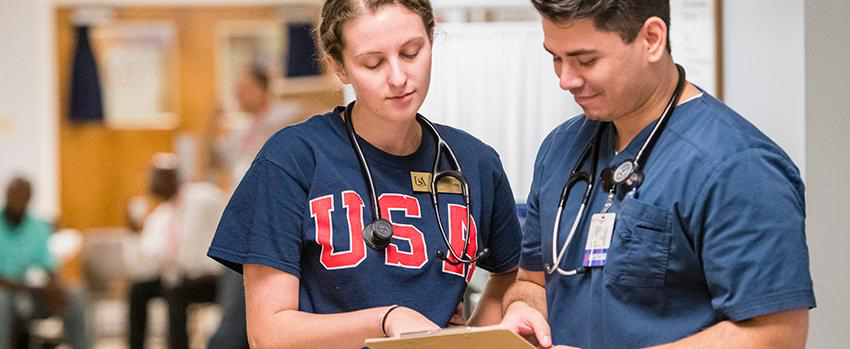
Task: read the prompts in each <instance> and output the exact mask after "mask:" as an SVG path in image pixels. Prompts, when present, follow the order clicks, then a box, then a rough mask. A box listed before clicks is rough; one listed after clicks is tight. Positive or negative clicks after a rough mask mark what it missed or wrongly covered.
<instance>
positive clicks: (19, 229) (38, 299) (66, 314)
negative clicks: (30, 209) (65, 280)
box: [0, 177, 89, 349]
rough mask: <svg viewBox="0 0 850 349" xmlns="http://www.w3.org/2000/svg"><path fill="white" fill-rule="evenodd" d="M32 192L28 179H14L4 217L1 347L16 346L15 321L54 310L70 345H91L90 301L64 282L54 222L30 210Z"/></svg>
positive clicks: (77, 348) (0, 235)
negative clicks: (53, 245)
mask: <svg viewBox="0 0 850 349" xmlns="http://www.w3.org/2000/svg"><path fill="white" fill-rule="evenodd" d="M31 196H32V188H31V185H30V183H29V181H27V180H26V179H24V178H21V177H16V178H14V179H12V181H11V182H10V183H9V186H8V187H7V190H6V206H5V208H4V209H3V211H2V216H0V349H7V348H11V347H12V346H13V343H12V338H13V337H14V336H13V335H12V326H13V324H14V323H15V322H16V321H23V322H25V323H26V322H29V321H30V320H32V319H43V318H47V317H50V316H52V315H61V316H62V320H63V332H64V337H65V341H66V342H67V343H68V344H69V345H70V346H71V348H73V349H87V348H88V347H89V345H88V344H89V343H88V337H87V333H86V330H87V329H86V318H85V304H84V302H83V299H82V297H81V296H80V295H79V294H77V293H73V292H70V291H68V290H67V289H65V288H64V287H63V285H62V283H61V282H60V281H59V278H58V277H57V275H56V273H55V269H56V260H55V259H54V257H53V256H52V255H51V254H50V252H49V251H48V248H47V239H48V237H49V236H50V234H51V232H52V227H51V226H50V224H49V223H47V222H45V221H43V220H41V219H38V218H36V217H33V216H30V215H29V214H27V206H28V205H29V201H30V198H31Z"/></svg>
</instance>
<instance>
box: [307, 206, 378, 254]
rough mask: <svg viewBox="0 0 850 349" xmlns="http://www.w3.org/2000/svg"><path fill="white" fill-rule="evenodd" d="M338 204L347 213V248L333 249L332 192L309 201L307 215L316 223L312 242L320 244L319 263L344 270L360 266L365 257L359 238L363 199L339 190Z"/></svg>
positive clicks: (364, 243)
mask: <svg viewBox="0 0 850 349" xmlns="http://www.w3.org/2000/svg"><path fill="white" fill-rule="evenodd" d="M342 206H343V207H345V209H346V212H347V213H348V220H347V221H348V237H349V240H348V241H349V242H350V247H349V249H348V251H344V252H338V251H334V247H333V222H332V220H331V213H332V212H333V211H334V204H333V195H326V196H322V197H318V198H315V199H313V200H310V216H312V217H313V220H314V221H315V222H316V242H318V243H319V245H321V246H322V254H321V257H320V260H319V262H321V263H322V265H323V266H324V267H325V268H326V269H328V270H333V269H345V268H352V267H356V266H358V265H360V262H363V260H365V259H366V242H364V241H363V237H362V230H363V206H364V205H363V200H362V199H361V198H360V195H358V194H357V193H355V192H353V191H344V192H342Z"/></svg>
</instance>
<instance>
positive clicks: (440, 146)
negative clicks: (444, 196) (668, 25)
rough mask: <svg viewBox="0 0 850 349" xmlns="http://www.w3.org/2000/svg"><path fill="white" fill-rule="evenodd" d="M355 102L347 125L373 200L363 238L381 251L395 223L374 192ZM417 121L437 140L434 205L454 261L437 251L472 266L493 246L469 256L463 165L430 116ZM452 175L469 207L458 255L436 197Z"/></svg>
mask: <svg viewBox="0 0 850 349" xmlns="http://www.w3.org/2000/svg"><path fill="white" fill-rule="evenodd" d="M354 103H355V101H352V102H351V103H350V104H348V106H347V107H346V108H345V128H346V129H347V130H348V138H349V139H350V141H351V144H352V147H353V148H354V152H355V153H357V159H358V160H359V162H360V170H361V171H362V172H363V178H365V179H366V189H367V190H368V191H369V199H370V200H371V202H372V219H373V221H372V222H371V223H369V224H367V225H366V227H365V228H363V240H364V241H365V242H366V245H368V246H369V247H370V248H372V249H374V250H377V251H381V250H383V249H384V248H386V247H387V245H389V243H390V239H391V238H392V237H393V225H392V223H390V222H389V221H388V220H386V219H383V218H381V214H380V212H381V208H380V203H379V201H378V197H377V194H376V193H375V183H374V182H373V181H372V173H371V171H370V170H369V164H367V163H366V157H365V156H364V155H363V151H362V149H361V148H360V143H359V142H358V141H357V134H356V133H355V132H354V124H353V123H352V121H351V111H352V110H353V109H354ZM416 121H418V122H419V124H420V125H422V128H424V129H426V130H428V132H430V133H431V135H432V136H433V137H434V140H435V141H436V143H437V144H436V148H437V151H436V153H435V154H434V165H433V167H432V168H431V188H430V194H431V204H432V205H433V206H434V215H435V216H436V217H437V226H438V227H440V235H442V237H443V242H444V243H445V244H446V249H447V250H448V251H449V254H450V256H451V257H452V258H454V260H452V259H451V258H449V257H447V256H446V253H445V252H443V251H437V253H436V256H437V258H439V259H442V260H444V261H446V262H448V263H450V264H452V265H458V264H464V265H469V264H472V263H475V262H477V261H478V260H479V259H481V258H484V257H486V256H487V255H488V254H490V249H488V248H484V249H483V250H481V251H480V252H478V253H477V254H476V255H475V257H469V254H468V252H469V239H470V237H469V227H470V221H471V220H472V218H471V216H472V200H470V197H469V184H468V183H467V181H466V178H465V177H464V176H463V171H461V169H460V164H459V163H458V162H457V158H455V154H454V152H452V148H451V147H450V146H449V144H448V143H446V141H445V140H444V139H443V137H442V136H440V132H438V131H437V128H436V127H435V126H434V124H432V123H431V121H429V120H428V119H426V118H425V117H424V116H422V115H420V114H418V113H417V114H416ZM444 150H445V158H446V159H447V160H448V163H449V166H450V167H451V168H450V169H447V170H442V171H440V169H439V165H440V158H441V157H442V156H444V155H443V154H444V153H443V151H444ZM445 177H450V178H454V179H456V180H457V181H458V182H460V184H461V185H460V186H461V193H462V196H463V205H464V207H466V222H465V223H466V224H465V225H463V233H462V239H463V253H462V255H461V256H458V255H457V254H456V253H455V251H454V249H453V248H452V247H451V243H450V242H449V238H448V236H447V235H446V231H445V229H443V222H442V218H440V208H439V201H438V200H437V183H438V182H439V181H440V180H441V179H443V178H445Z"/></svg>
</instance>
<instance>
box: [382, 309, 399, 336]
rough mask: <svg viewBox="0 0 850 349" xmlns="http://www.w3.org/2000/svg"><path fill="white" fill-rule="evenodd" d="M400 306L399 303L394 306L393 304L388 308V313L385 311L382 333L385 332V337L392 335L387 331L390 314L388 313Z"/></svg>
mask: <svg viewBox="0 0 850 349" xmlns="http://www.w3.org/2000/svg"><path fill="white" fill-rule="evenodd" d="M400 306H401V305H398V304H396V305H393V306H391V307H390V308H389V309H387V312H386V313H384V317H383V318H382V319H381V333H383V334H384V337H389V336H390V335H389V334H388V333H387V328H386V325H387V316H388V315H390V312H391V311H393V310H395V309H396V308H398V307H400Z"/></svg>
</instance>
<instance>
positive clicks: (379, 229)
mask: <svg viewBox="0 0 850 349" xmlns="http://www.w3.org/2000/svg"><path fill="white" fill-rule="evenodd" d="M392 237H393V225H392V223H390V222H388V221H387V220H386V219H378V220H376V221H374V222H372V223H370V224H369V225H367V226H366V227H365V228H363V241H365V242H366V245H368V246H369V247H370V248H372V249H375V250H383V249H384V248H385V247H387V245H389V244H390V239H391V238H392Z"/></svg>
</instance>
